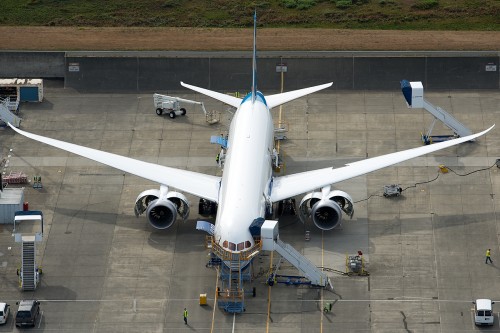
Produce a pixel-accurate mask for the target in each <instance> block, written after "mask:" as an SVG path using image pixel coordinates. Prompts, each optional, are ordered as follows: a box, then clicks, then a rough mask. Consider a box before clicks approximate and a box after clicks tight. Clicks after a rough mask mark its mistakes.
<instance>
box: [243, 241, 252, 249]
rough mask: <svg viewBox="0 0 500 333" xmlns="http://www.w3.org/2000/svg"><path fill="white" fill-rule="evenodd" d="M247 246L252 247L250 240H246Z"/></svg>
mask: <svg viewBox="0 0 500 333" xmlns="http://www.w3.org/2000/svg"><path fill="white" fill-rule="evenodd" d="M245 247H246V248H247V249H248V248H250V247H252V243H250V241H246V242H245Z"/></svg>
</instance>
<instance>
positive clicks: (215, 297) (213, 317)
mask: <svg viewBox="0 0 500 333" xmlns="http://www.w3.org/2000/svg"><path fill="white" fill-rule="evenodd" d="M215 270H216V271H217V274H216V275H215V296H214V309H213V311H212V328H210V333H213V332H214V322H215V309H216V308H217V296H218V294H219V293H218V292H217V288H218V287H219V267H215Z"/></svg>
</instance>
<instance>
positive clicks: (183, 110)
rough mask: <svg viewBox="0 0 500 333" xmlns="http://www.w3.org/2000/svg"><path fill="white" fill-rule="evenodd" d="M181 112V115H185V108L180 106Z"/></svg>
mask: <svg viewBox="0 0 500 333" xmlns="http://www.w3.org/2000/svg"><path fill="white" fill-rule="evenodd" d="M181 114H182V115H183V116H185V115H186V109H184V108H181Z"/></svg>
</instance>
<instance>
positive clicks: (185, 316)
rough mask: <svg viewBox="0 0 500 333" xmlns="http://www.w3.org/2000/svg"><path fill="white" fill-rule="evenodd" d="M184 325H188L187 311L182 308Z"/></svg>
mask: <svg viewBox="0 0 500 333" xmlns="http://www.w3.org/2000/svg"><path fill="white" fill-rule="evenodd" d="M183 316H184V324H185V325H187V324H188V310H186V308H184V314H183Z"/></svg>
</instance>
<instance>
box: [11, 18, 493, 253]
mask: <svg viewBox="0 0 500 333" xmlns="http://www.w3.org/2000/svg"><path fill="white" fill-rule="evenodd" d="M256 58H257V57H256V18H254V42H253V66H252V67H253V68H252V71H253V75H252V76H253V78H252V91H251V93H249V94H248V95H246V96H245V97H244V98H243V99H240V98H236V97H232V96H228V95H225V94H222V93H219V92H215V91H211V90H207V89H203V88H199V87H195V86H192V85H189V84H185V83H183V82H181V85H182V86H183V87H186V88H188V89H191V90H194V91H196V92H199V93H201V94H204V95H206V96H209V97H212V98H214V99H216V100H219V101H221V102H223V103H226V104H229V105H231V106H233V107H235V108H237V110H236V112H235V114H234V116H233V119H232V121H231V125H230V128H229V137H228V142H227V153H226V157H225V165H224V172H223V176H222V177H217V176H212V175H207V174H202V173H198V172H193V171H187V170H180V169H176V168H171V167H166V166H162V165H157V164H153V163H148V162H144V161H140V160H136V159H132V158H129V157H124V156H120V155H116V154H111V153H107V152H104V151H100V150H96V149H92V148H87V147H84V146H79V145H76V144H72V143H68V142H63V141H59V140H55V139H51V138H48V137H43V136H40V135H37V134H33V133H28V132H25V131H23V130H20V129H17V128H15V127H14V126H12V125H10V124H9V126H10V127H11V128H12V129H13V130H14V131H16V132H17V133H19V134H21V135H24V136H26V137H28V138H31V139H33V140H36V141H40V142H43V143H45V144H48V145H51V146H54V147H57V148H60V149H63V150H66V151H69V152H71V153H74V154H77V155H80V156H83V157H86V158H89V159H91V160H94V161H97V162H100V163H103V164H105V165H108V166H111V167H113V168H116V169H119V170H122V171H125V172H128V173H131V174H133V175H136V176H139V177H142V178H145V179H148V180H151V181H153V182H156V183H158V184H159V189H151V190H147V191H144V192H142V193H141V194H139V196H138V197H137V200H136V203H135V213H136V216H138V215H141V214H143V213H144V212H146V215H147V217H148V220H149V223H150V224H151V225H152V226H153V227H154V228H156V229H167V228H168V227H170V226H171V225H172V224H173V223H174V222H175V221H176V219H177V217H178V216H180V218H181V219H183V220H185V219H187V218H188V215H189V202H188V200H187V199H186V197H185V196H184V195H183V194H182V193H180V192H177V191H176V190H172V189H177V190H178V191H183V192H187V193H191V194H193V195H195V196H197V197H200V198H201V199H202V200H203V201H202V202H203V203H205V208H202V206H203V205H202V204H200V210H201V211H200V214H202V215H210V214H211V213H213V212H215V211H216V219H215V227H214V230H213V235H214V239H215V242H217V244H218V245H219V246H220V247H221V248H222V249H223V250H224V251H225V252H226V254H228V255H232V254H237V253H240V252H242V251H245V250H248V249H249V248H252V247H253V246H254V239H253V237H252V235H251V233H250V231H249V226H250V225H251V224H252V222H253V221H254V220H256V219H258V218H265V217H266V216H267V215H268V214H270V213H272V209H273V208H272V207H273V204H274V203H278V202H280V201H282V200H286V199H289V198H292V197H294V196H297V195H300V194H303V193H307V194H306V195H305V197H304V198H303V200H302V201H301V203H300V207H299V213H300V214H299V215H300V217H301V219H302V220H303V221H304V220H306V219H312V221H313V222H314V224H315V225H316V226H317V227H318V228H320V229H322V230H331V229H334V228H335V227H336V226H338V225H339V224H340V222H341V220H342V212H344V214H346V215H348V216H350V217H352V214H353V213H354V207H353V201H352V199H351V197H350V196H349V194H347V193H346V192H343V191H339V190H332V189H331V185H332V184H335V183H337V182H340V181H343V180H346V179H350V178H353V177H356V176H360V175H363V174H366V173H369V172H372V171H375V170H378V169H381V168H384V167H387V166H391V165H394V164H397V163H400V162H403V161H406V160H409V159H411V158H415V157H418V156H421V155H424V154H428V153H431V152H434V151H437V150H441V149H444V148H447V147H451V146H454V145H457V144H460V143H462V142H467V141H471V140H473V139H475V138H477V137H480V136H482V135H484V134H486V133H487V132H488V131H490V130H491V129H492V128H493V127H494V126H495V125H493V126H491V127H490V128H489V129H487V130H485V131H483V132H480V133H477V134H473V135H469V136H466V137H462V138H457V139H454V140H449V141H445V142H441V143H437V144H433V145H429V146H423V147H419V148H414V149H409V150H405V151H401V152H396V153H392V154H387V155H383V156H379V157H374V158H369V159H365V160H362V161H358V162H353V163H348V164H346V165H345V166H343V167H340V168H336V169H335V168H333V167H329V168H324V169H318V170H313V171H306V172H301V173H297V174H292V175H287V176H274V175H273V161H272V160H273V148H274V125H273V120H272V116H271V112H270V109H272V108H274V107H276V106H279V105H281V104H284V103H287V102H289V101H292V100H294V99H297V98H300V97H303V96H305V95H308V94H310V93H313V92H316V91H319V90H322V89H325V88H328V87H330V86H331V85H332V83H327V84H322V85H318V86H314V87H310V88H305V89H300V90H295V91H291V92H286V93H281V94H274V95H268V96H265V95H264V94H262V93H261V92H260V91H258V90H257V70H256V69H257V66H256ZM207 206H208V208H207Z"/></svg>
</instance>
